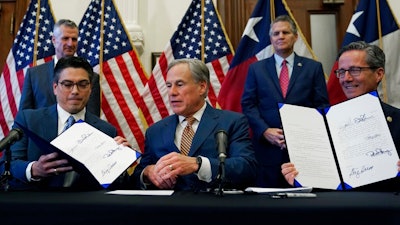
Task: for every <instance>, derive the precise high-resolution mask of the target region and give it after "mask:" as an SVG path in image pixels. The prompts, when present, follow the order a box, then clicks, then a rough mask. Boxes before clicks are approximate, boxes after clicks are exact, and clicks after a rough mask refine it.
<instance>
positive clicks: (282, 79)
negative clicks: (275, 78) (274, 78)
mask: <svg viewBox="0 0 400 225" xmlns="http://www.w3.org/2000/svg"><path fill="white" fill-rule="evenodd" d="M279 84H280V85H281V89H282V94H283V97H284V98H285V97H286V92H287V89H288V86H289V70H288V68H287V65H286V60H283V62H282V69H281V74H280V75H279Z"/></svg>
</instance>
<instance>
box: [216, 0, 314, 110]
mask: <svg viewBox="0 0 400 225" xmlns="http://www.w3.org/2000/svg"><path fill="white" fill-rule="evenodd" d="M279 15H289V16H290V17H291V18H292V19H293V20H294V17H293V15H292V14H291V10H290V9H289V7H288V5H287V3H286V1H284V0H271V1H270V0H263V1H258V3H257V5H256V6H255V8H254V10H253V12H252V14H251V16H250V18H249V21H248V22H247V25H246V28H245V30H244V33H243V35H242V39H241V40H240V42H239V46H238V49H237V51H236V54H235V57H234V58H233V60H232V63H231V65H230V68H229V72H228V74H227V76H226V78H225V81H224V83H223V85H222V87H221V92H220V94H219V96H218V102H219V103H220V104H221V107H222V108H223V109H227V110H232V111H236V112H242V106H241V105H240V99H241V98H242V93H243V88H244V83H245V81H246V76H247V70H248V68H249V65H250V64H251V63H253V62H256V61H259V60H262V59H265V58H267V57H270V56H272V54H273V53H274V49H273V46H272V45H271V41H270V38H269V34H268V31H269V28H270V24H271V22H272V21H271V18H275V17H277V16H279ZM297 32H298V34H299V38H298V39H297V41H296V43H295V46H294V50H295V52H296V53H297V54H298V55H301V56H304V57H308V58H315V56H314V53H313V52H312V49H311V48H310V46H309V45H308V44H307V40H306V39H305V38H304V36H303V34H302V32H301V30H300V28H299V27H298V26H297Z"/></svg>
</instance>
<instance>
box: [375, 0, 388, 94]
mask: <svg viewBox="0 0 400 225" xmlns="http://www.w3.org/2000/svg"><path fill="white" fill-rule="evenodd" d="M376 17H377V21H378V40H379V47H380V48H381V49H382V50H383V40H382V24H381V23H382V22H381V13H380V7H379V0H376ZM381 83H382V91H383V93H382V94H383V101H384V102H388V95H387V88H386V76H383V78H382V82H381Z"/></svg>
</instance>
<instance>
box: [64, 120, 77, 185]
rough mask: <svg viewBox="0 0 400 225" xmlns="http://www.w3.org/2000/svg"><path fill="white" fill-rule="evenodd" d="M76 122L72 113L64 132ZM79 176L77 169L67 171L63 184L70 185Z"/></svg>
mask: <svg viewBox="0 0 400 225" xmlns="http://www.w3.org/2000/svg"><path fill="white" fill-rule="evenodd" d="M74 123H75V118H74V117H73V116H72V115H71V116H69V117H68V120H67V123H66V124H65V127H64V129H63V132H64V131H66V130H67V129H68V128H70V127H71V126H72V125H74ZM77 177H78V174H77V173H76V172H75V171H70V172H67V173H65V177H64V184H63V186H64V187H70V186H71V185H72V183H73V182H74V181H75V179H76V178H77Z"/></svg>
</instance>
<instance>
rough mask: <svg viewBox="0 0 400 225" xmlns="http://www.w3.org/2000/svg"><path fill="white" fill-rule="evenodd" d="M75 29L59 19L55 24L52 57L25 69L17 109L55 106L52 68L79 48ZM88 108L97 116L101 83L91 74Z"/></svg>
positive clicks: (68, 22) (75, 27) (71, 23)
mask: <svg viewBox="0 0 400 225" xmlns="http://www.w3.org/2000/svg"><path fill="white" fill-rule="evenodd" d="M78 35H79V32H78V27H77V26H76V24H75V23H74V22H73V21H71V20H66V19H62V20H59V21H58V22H57V23H56V24H55V25H54V30H53V37H52V42H53V45H54V48H55V51H56V55H55V58H54V59H53V60H51V61H49V62H47V63H44V64H41V65H39V66H35V67H31V68H29V69H28V70H27V72H26V75H25V80H24V85H23V89H22V94H21V100H20V104H19V110H22V109H37V108H40V107H44V106H50V105H53V104H54V103H56V96H54V93H53V77H54V67H55V65H56V64H57V61H58V60H59V59H61V58H63V57H71V56H73V55H75V53H76V50H77V48H78ZM91 86H92V93H91V95H90V98H89V101H88V105H87V109H88V110H89V112H91V113H93V114H95V115H97V116H100V81H99V75H98V74H96V73H94V76H93V83H92V85H91Z"/></svg>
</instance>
